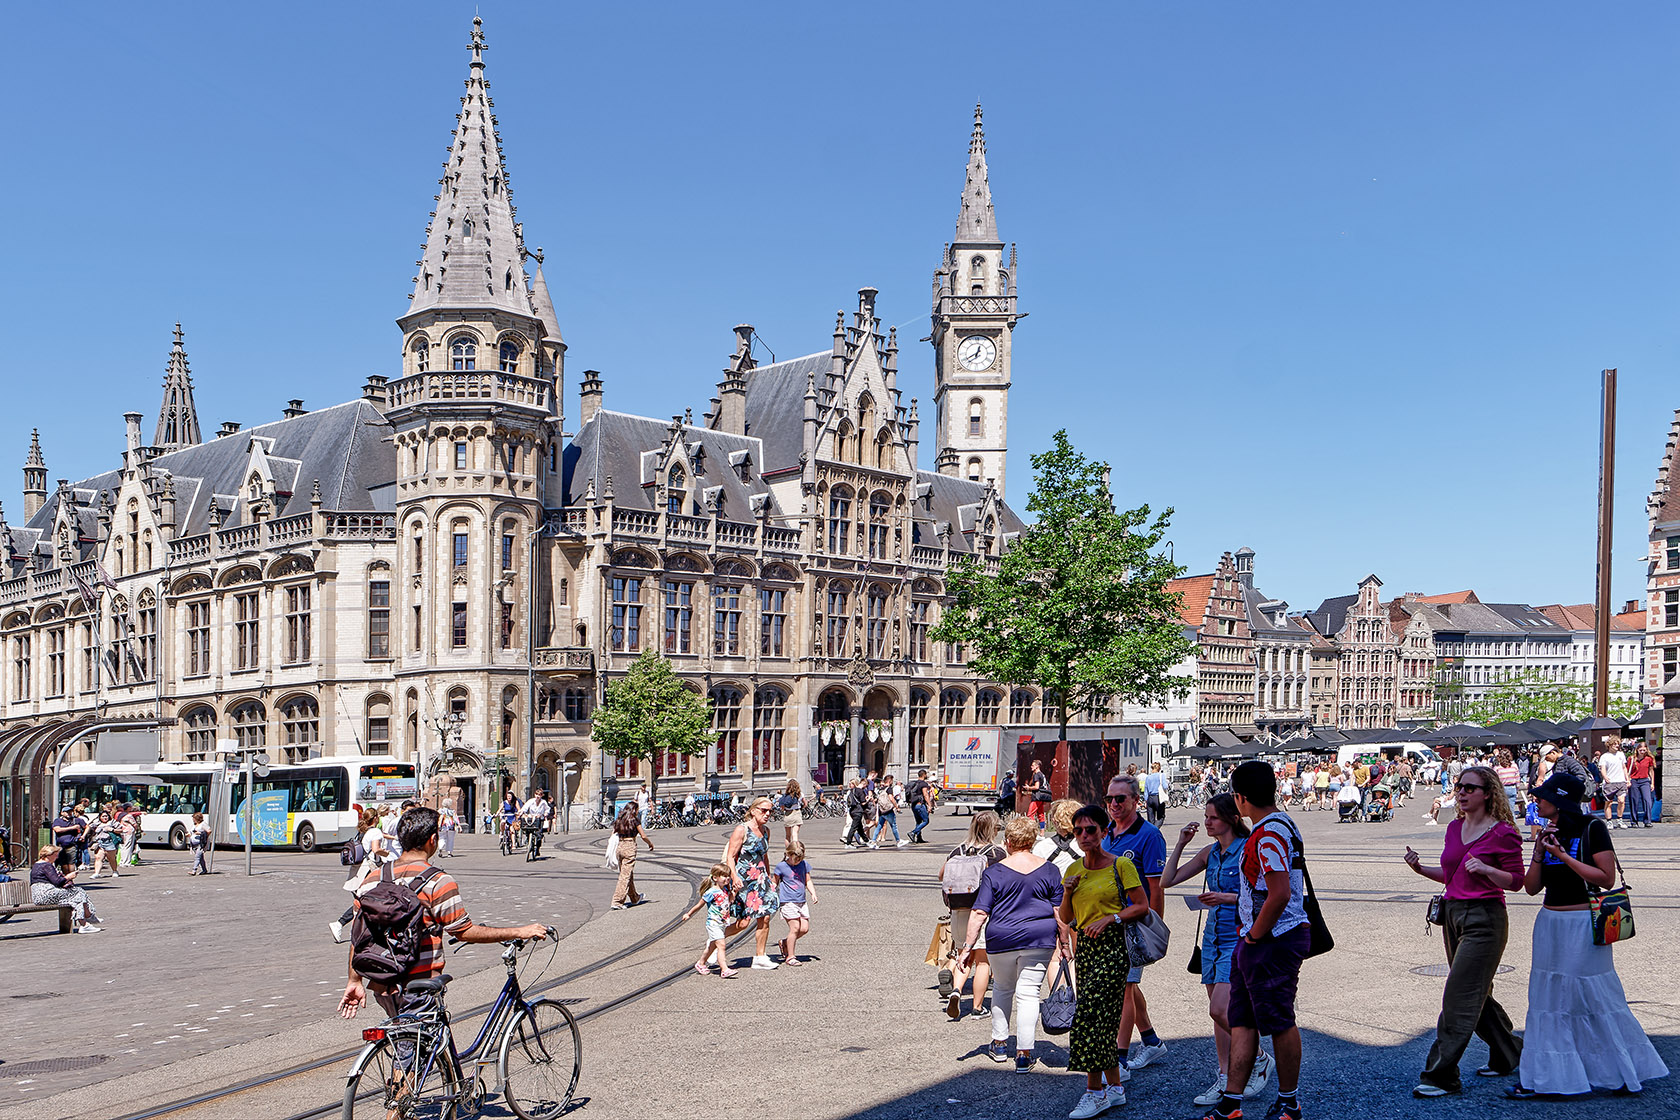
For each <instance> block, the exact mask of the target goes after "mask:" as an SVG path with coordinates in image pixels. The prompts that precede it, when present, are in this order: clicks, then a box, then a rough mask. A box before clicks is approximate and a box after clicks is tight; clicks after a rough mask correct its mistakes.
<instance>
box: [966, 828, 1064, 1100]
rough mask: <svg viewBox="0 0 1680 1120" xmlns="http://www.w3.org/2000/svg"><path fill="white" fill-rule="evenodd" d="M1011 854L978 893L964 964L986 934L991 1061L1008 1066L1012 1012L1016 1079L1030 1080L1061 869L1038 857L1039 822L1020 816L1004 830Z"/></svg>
mask: <svg viewBox="0 0 1680 1120" xmlns="http://www.w3.org/2000/svg"><path fill="white" fill-rule="evenodd" d="M1003 842H1004V847H1005V849H1007V850H1008V852H1009V854H1008V855H1007V856H1005V857H1004V858H1003V859H1001V860H999V861H998V862H997V863H994V864H992V866H990V867H988V868H987V869H986V873H985V874H984V875H983V876H981V878H980V893H979V894H978V895H977V896H976V898H975V900H974V913H973V914H972V915H971V916H970V917H969V919H968V942H969V943H968V944H966V945H964V946H963V947H962V956H961V958H960V964H961V965H962V966H963V967H965V968H966V967H967V965H968V957H969V954H970V953H971V952H973V949H974V942H975V941H976V940H977V939H978V938H979V937H980V934H981V931H982V930H984V931H985V936H986V953H987V955H988V956H989V957H990V958H991V962H992V1041H991V1045H989V1046H988V1047H986V1054H987V1056H988V1057H990V1058H991V1059H992V1061H994V1062H1007V1061H1008V1060H1009V1012H1010V1010H1011V1007H1012V1005H1013V1004H1015V1002H1016V1001H1017V1000H1019V1001H1020V1007H1019V1009H1018V1010H1017V1011H1016V1014H1015V1072H1016V1073H1026V1072H1027V1071H1028V1070H1030V1069H1032V1068H1033V1066H1034V1064H1036V1063H1037V1061H1038V1059H1037V1058H1035V1057H1034V1056H1033V1046H1034V1044H1035V1043H1036V1041H1037V1039H1036V1037H1035V1032H1036V1031H1037V1028H1038V997H1039V990H1040V988H1041V987H1042V985H1043V983H1044V971H1045V968H1046V967H1047V966H1048V965H1049V963H1050V952H1051V950H1053V949H1054V948H1055V947H1056V907H1057V906H1059V905H1060V904H1061V901H1062V876H1061V874H1060V873H1059V872H1058V871H1057V870H1056V865H1055V864H1054V863H1051V862H1050V861H1049V860H1046V859H1040V858H1039V857H1038V856H1035V855H1033V854H1032V847H1033V845H1034V844H1036V843H1037V842H1038V822H1037V821H1035V820H1033V819H1032V818H1031V817H1023V816H1014V817H1010V818H1009V822H1008V823H1007V824H1005V825H1004V828H1003Z"/></svg>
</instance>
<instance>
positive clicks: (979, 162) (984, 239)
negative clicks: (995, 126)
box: [953, 101, 999, 244]
mask: <svg viewBox="0 0 1680 1120" xmlns="http://www.w3.org/2000/svg"><path fill="white" fill-rule="evenodd" d="M998 240H999V239H998V229H997V215H996V214H995V213H993V211H992V185H991V183H990V181H989V179H988V175H987V171H986V131H985V127H984V126H983V125H982V124H981V119H980V103H979V102H978V101H976V102H975V103H974V131H973V132H972V133H971V134H970V135H969V139H968V175H967V178H966V180H965V181H964V183H963V195H962V208H961V209H960V210H959V211H958V212H957V236H956V237H955V238H954V239H953V242H954V243H955V244H974V243H976V242H978V243H982V244H992V243H996V242H997V241H998Z"/></svg>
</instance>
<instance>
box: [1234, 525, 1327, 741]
mask: <svg viewBox="0 0 1680 1120" xmlns="http://www.w3.org/2000/svg"><path fill="white" fill-rule="evenodd" d="M1235 563H1236V572H1237V579H1238V581H1239V582H1240V583H1241V584H1242V594H1243V609H1244V611H1245V612H1246V613H1247V615H1248V629H1249V633H1250V634H1251V635H1253V638H1254V674H1255V675H1254V723H1255V726H1256V727H1258V728H1259V729H1260V730H1261V731H1264V732H1266V733H1267V734H1270V735H1274V736H1278V737H1282V738H1287V737H1289V736H1291V735H1294V734H1297V733H1298V732H1300V731H1303V730H1305V729H1306V728H1307V727H1308V726H1309V725H1310V720H1309V718H1308V717H1309V711H1308V707H1307V688H1308V681H1309V674H1310V666H1309V658H1310V648H1311V639H1310V637H1309V636H1308V635H1307V634H1306V633H1305V632H1304V631H1303V630H1302V629H1301V628H1300V627H1299V626H1296V625H1295V623H1294V622H1293V621H1292V620H1291V619H1290V617H1289V604H1288V603H1286V602H1284V601H1283V600H1282V599H1268V598H1266V596H1265V595H1263V594H1262V593H1261V592H1260V590H1259V588H1257V587H1255V586H1254V550H1253V549H1252V548H1239V549H1238V550H1237V553H1236V561H1235Z"/></svg>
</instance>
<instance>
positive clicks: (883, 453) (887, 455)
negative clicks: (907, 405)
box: [875, 428, 893, 471]
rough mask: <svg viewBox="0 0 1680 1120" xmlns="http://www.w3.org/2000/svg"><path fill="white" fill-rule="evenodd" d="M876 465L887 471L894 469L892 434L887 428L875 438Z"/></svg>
mask: <svg viewBox="0 0 1680 1120" xmlns="http://www.w3.org/2000/svg"><path fill="white" fill-rule="evenodd" d="M875 465H876V466H877V467H879V468H881V469H882V470H885V471H890V470H892V468H893V453H892V433H891V432H889V431H888V430H887V429H885V428H882V429H881V434H880V435H878V436H876V437H875Z"/></svg>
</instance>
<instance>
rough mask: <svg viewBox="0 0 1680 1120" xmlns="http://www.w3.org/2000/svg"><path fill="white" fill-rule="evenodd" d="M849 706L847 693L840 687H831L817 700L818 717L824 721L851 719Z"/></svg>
mask: <svg viewBox="0 0 1680 1120" xmlns="http://www.w3.org/2000/svg"><path fill="white" fill-rule="evenodd" d="M849 707H850V705H848V704H847V702H846V694H845V693H844V692H843V691H841V690H840V689H838V688H831V689H829V690H828V691H827V692H825V693H823V694H822V699H820V700H819V701H817V718H818V719H819V720H820V721H821V722H823V723H832V722H833V721H835V720H841V719H850V718H851V715H852V714H851V712H850V711H849V710H848V709H849Z"/></svg>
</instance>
